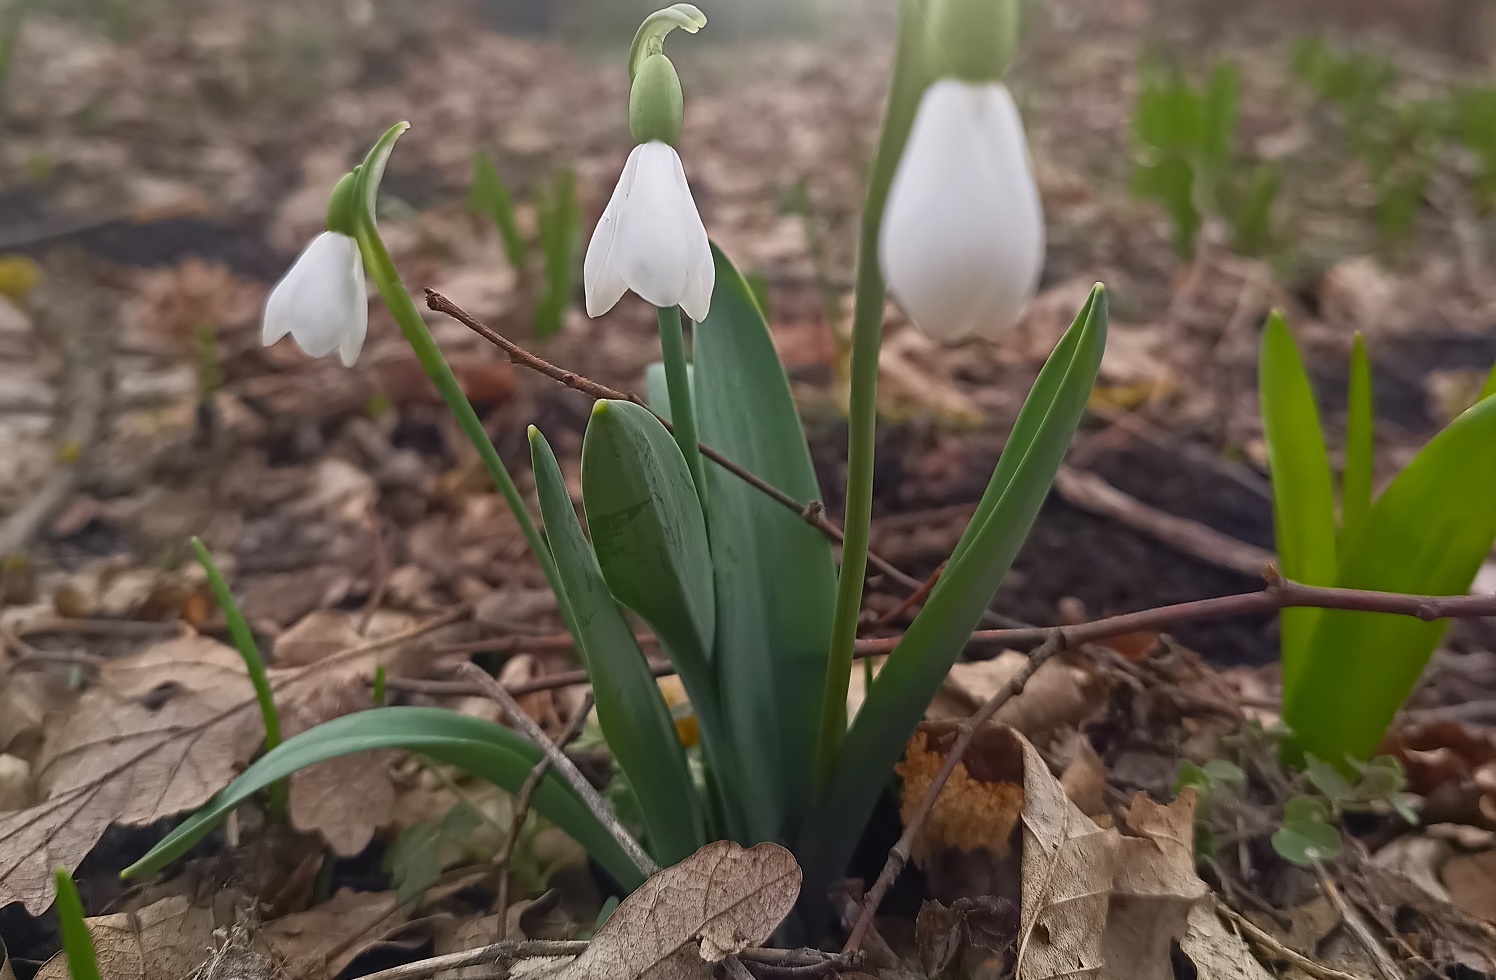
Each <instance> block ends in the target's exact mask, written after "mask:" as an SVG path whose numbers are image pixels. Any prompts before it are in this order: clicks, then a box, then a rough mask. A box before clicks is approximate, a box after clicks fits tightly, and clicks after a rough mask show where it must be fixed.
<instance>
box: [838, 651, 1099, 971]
mask: <svg viewBox="0 0 1496 980" xmlns="http://www.w3.org/2000/svg"><path fill="white" fill-rule="evenodd" d="M1068 633H1069V631H1068V630H1066V629H1056V630H1053V631H1052V632H1051V634H1050V638H1049V639H1048V640H1046V641H1045V642H1044V643H1043V644H1042V645H1041V646H1040V647H1039V648H1038V649H1036V650H1035V651H1034V652H1033V653H1031V654H1029V659H1028V663H1027V664H1025V665H1024V667H1023V669H1022V670H1020V671H1019V672H1018V673H1016V674H1014V675H1013V676H1012V677H1011V678H1009V680H1008V683H1006V684H1004V685H1003V686H1002V687H1001V688H1000V689H999V690H998V692H997V693H996V694H994V695H992V697H990V698H988V699H987V701H986V703H985V704H983V705H982V706H981V707H980V708H978V709H977V711H976V714H974V715H972V716H971V717H970V718H967V719H966V720H965V721H963V722H961V724H960V726H959V727H958V729H957V730H958V731H959V732H960V733H961V734H960V735H958V736H957V737H956V743H955V744H954V745H952V746H951V750H950V752H949V753H947V754H946V757H945V765H943V766H941V768H940V772H938V773H937V774H936V775H935V779H934V780H933V781H931V783H930V788H929V790H928V791H927V792H926V793H925V796H924V799H922V800H920V803H919V809H917V810H915V811H914V815H913V816H911V817H910V818H909V823H908V825H907V826H905V827H904V833H903V834H902V835H901V836H900V837H899V840H898V843H896V844H894V846H893V849H892V850H890V851H889V852H888V861H887V862H886V863H885V864H884V865H883V870H882V871H881V872H879V874H878V880H877V881H875V882H873V887H871V888H869V889H868V891H867V895H866V896H865V897H864V898H863V900H862V910H861V911H860V912H859V913H858V916H857V924H856V925H854V926H853V927H852V934H851V935H850V936H848V937H847V943H846V945H845V946H843V947H842V952H844V953H850V952H853V951H855V950H857V949H859V948H860V947H861V946H862V940H863V937H865V936H866V935H867V931H868V928H869V927H870V926H872V924H873V915H874V914H875V913H876V912H877V911H878V904H879V903H880V902H882V901H883V896H884V895H886V894H888V889H889V888H890V887H891V886H892V885H893V882H894V879H895V878H897V877H898V876H899V872H900V871H902V870H904V865H905V864H907V863H908V861H909V855H910V854H911V853H912V852H913V850H914V838H915V837H916V836H918V835H919V831H920V828H921V827H923V826H924V823H925V820H926V819H927V818H928V817H929V816H930V811H932V810H934V809H935V801H936V800H937V799H939V798H940V791H941V790H942V789H944V788H945V784H946V780H948V779H950V778H951V773H953V772H955V771H956V766H957V765H959V764H960V762H961V757H962V756H963V755H965V754H966V750H967V749H968V748H969V747H970V746H971V742H972V739H973V738H975V737H976V734H977V731H978V730H979V729H980V728H981V727H982V726H983V725H984V724H986V723H987V721H988V720H989V719H991V718H992V716H993V715H995V714H997V711H998V709H999V708H1001V707H1002V706H1003V705H1005V704H1007V703H1008V701H1009V700H1011V699H1012V698H1013V697H1014V696H1016V695H1017V694H1019V693H1020V692H1021V691H1022V690H1023V688H1024V685H1025V684H1027V683H1028V682H1029V679H1030V678H1032V677H1033V676H1034V674H1035V673H1036V672H1037V671H1038V670H1039V668H1040V667H1042V666H1044V663H1045V661H1047V660H1048V659H1049V658H1050V657H1053V656H1054V655H1055V654H1057V653H1059V652H1060V651H1061V650H1064V649H1066V648H1067V647H1068V646H1070V645H1071V640H1070V637H1069V636H1068Z"/></svg>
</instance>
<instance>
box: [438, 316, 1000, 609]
mask: <svg viewBox="0 0 1496 980" xmlns="http://www.w3.org/2000/svg"><path fill="white" fill-rule="evenodd" d="M426 305H427V306H428V307H430V308H431V309H432V310H435V311H436V312H438V313H445V314H446V315H447V316H450V317H451V318H452V319H454V320H456V321H457V322H458V323H460V324H462V325H463V326H465V327H467V328H468V329H469V330H471V331H473V332H474V333H476V334H477V335H478V336H480V337H482V338H483V339H484V340H486V341H488V342H489V343H490V344H493V345H494V346H495V347H497V348H499V350H501V351H503V352H504V354H505V356H507V357H508V358H509V360H510V361H511V362H513V363H515V364H517V365H519V366H520V367H523V368H529V369H530V370H531V371H534V372H536V373H538V374H543V375H545V376H546V377H547V378H550V379H551V380H552V381H555V382H557V383H558V384H563V385H565V386H566V387H568V388H571V389H572V390H574V391H580V392H581V393H582V394H584V395H587V396H588V397H589V398H594V399H610V400H613V401H625V402H632V403H633V404H635V405H638V406H639V407H640V408H643V409H644V410H645V411H648V412H650V413H651V414H654V415H655V418H658V419H659V420H660V423H661V424H662V425H664V426H665V428H666V429H668V430H669V431H670V432H671V433H674V432H675V428H674V426H672V425H671V424H670V422H669V420H667V419H664V418H661V417H660V416H659V414H658V413H655V412H654V410H653V409H651V408H650V407H649V405H648V403H646V402H645V401H644V399H642V398H640V397H639V396H638V395H635V394H633V393H632V392H627V391H620V390H618V389H617V388H610V387H608V386H607V385H605V384H600V383H599V382H596V381H593V380H592V379H591V378H586V377H583V376H582V375H580V374H577V373H576V372H575V371H568V370H566V369H565V368H562V367H557V366H556V365H554V364H552V363H551V362H550V361H547V360H546V359H545V358H543V357H540V356H539V355H537V354H533V353H531V352H530V351H528V350H525V348H523V347H521V346H519V345H518V344H516V343H515V342H514V341H512V340H510V339H509V338H508V337H505V336H504V335H503V334H501V333H499V332H498V331H497V330H494V329H493V328H492V327H490V326H488V324H486V323H484V322H483V321H481V320H479V319H478V318H477V317H475V316H473V315H472V314H471V313H469V312H467V311H466V310H464V309H463V308H462V307H460V306H458V305H457V304H456V303H454V302H452V301H451V300H449V299H447V297H445V296H443V295H442V294H441V293H439V292H437V291H436V290H434V289H427V290H426ZM698 445H699V446H700V448H701V455H703V456H705V457H706V458H707V459H709V460H711V461H712V462H714V463H716V464H717V465H718V466H720V467H722V468H723V469H724V470H726V471H727V472H729V473H731V474H732V475H733V476H736V477H737V478H738V479H740V480H742V481H743V482H744V483H747V484H748V485H749V486H751V487H753V489H755V490H757V491H759V492H760V493H762V494H764V495H766V496H767V497H769V498H770V499H771V500H773V501H774V502H775V503H777V504H779V505H780V506H782V507H786V508H788V509H790V510H792V511H794V512H795V513H796V514H798V515H799V516H800V519H801V520H803V521H804V522H805V523H807V524H809V525H810V526H811V527H813V528H816V529H817V530H818V531H820V532H821V533H822V534H824V535H826V537H828V538H830V539H831V540H832V541H834V542H836V543H837V544H841V542H842V529H841V528H840V527H838V526H837V524H836V523H835V522H834V521H831V520H829V519H828V518H827V517H826V507H825V505H824V504H823V503H821V501H819V500H812V501H810V502H809V503H803V502H801V501H799V500H796V499H795V498H794V497H792V496H790V495H789V494H787V493H785V492H784V491H783V490H781V489H779V488H778V487H776V486H774V485H773V484H772V483H769V482H767V481H765V480H762V479H760V478H759V477H758V476H756V475H755V474H753V473H751V472H750V471H748V470H746V469H744V468H743V467H741V466H739V465H738V464H737V463H734V462H733V461H732V460H730V459H728V458H727V457H726V456H723V455H722V454H721V453H719V452H718V451H717V450H715V449H713V448H712V447H711V446H708V445H706V444H705V443H699V444H698ZM868 564H870V565H872V566H873V567H874V568H876V569H877V570H878V571H880V572H882V573H883V574H884V575H887V576H888V577H889V578H891V579H893V580H894V581H895V582H898V583H899V584H900V585H901V586H903V587H904V588H905V589H906V590H909V591H916V590H918V589H919V587H920V586H921V585H922V584H924V583H923V582H921V581H920V580H919V579H917V578H915V577H914V576H913V575H910V574H909V573H907V572H905V571H903V570H902V569H900V568H899V567H898V566H897V565H895V564H893V563H892V562H890V561H888V560H887V559H885V558H882V557H880V556H878V555H875V554H873V553H871V552H869V553H868ZM990 615H991V616H994V617H995V616H996V614H995V613H994V614H990Z"/></svg>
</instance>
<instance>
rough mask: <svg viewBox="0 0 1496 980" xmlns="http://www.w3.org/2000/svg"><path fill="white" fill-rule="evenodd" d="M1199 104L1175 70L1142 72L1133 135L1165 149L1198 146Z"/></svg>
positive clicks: (1177, 150)
mask: <svg viewBox="0 0 1496 980" xmlns="http://www.w3.org/2000/svg"><path fill="white" fill-rule="evenodd" d="M1201 116H1202V107H1201V102H1200V97H1199V96H1197V95H1196V94H1195V93H1194V91H1193V90H1191V88H1190V86H1189V82H1187V81H1185V79H1184V76H1183V75H1181V74H1180V73H1179V72H1177V71H1172V70H1162V71H1161V70H1158V69H1150V70H1147V71H1145V72H1144V74H1143V76H1142V79H1141V87H1140V90H1139V93H1138V105H1137V110H1136V111H1135V112H1134V114H1133V120H1132V131H1133V139H1134V140H1135V141H1136V142H1138V143H1140V144H1142V145H1144V146H1147V147H1151V148H1153V149H1155V150H1160V151H1164V152H1166V153H1177V154H1190V153H1194V152H1195V151H1196V150H1197V149H1198V148H1199V146H1200V133H1201V129H1202V120H1201Z"/></svg>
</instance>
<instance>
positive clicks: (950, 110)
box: [879, 78, 1044, 341]
mask: <svg viewBox="0 0 1496 980" xmlns="http://www.w3.org/2000/svg"><path fill="white" fill-rule="evenodd" d="M879 252H880V254H881V256H882V266H883V275H884V278H885V279H886V280H887V282H888V287H889V290H890V291H891V292H892V293H893V294H894V296H895V297H896V298H897V299H898V301H899V303H900V305H902V306H903V308H904V310H905V312H906V313H908V314H909V316H910V317H911V318H912V319H913V320H914V322H915V323H916V324H918V325H919V327H920V328H921V329H922V330H924V331H925V332H926V333H928V334H930V335H931V336H932V337H934V338H936V339H937V340H943V341H957V340H963V339H966V338H968V337H973V336H983V337H992V336H995V335H997V334H998V333H1001V332H1002V331H1004V330H1006V329H1008V328H1009V327H1011V326H1012V325H1013V324H1014V323H1016V322H1017V321H1018V318H1019V317H1020V316H1022V315H1023V311H1024V308H1025V307H1026V306H1027V305H1028V301H1029V299H1030V298H1031V297H1032V296H1033V294H1034V290H1035V288H1036V287H1037V286H1038V281H1039V273H1040V270H1041V269H1042V267H1043V264H1044V214H1043V209H1042V206H1041V205H1040V202H1039V191H1038V188H1037V187H1036V186H1035V185H1034V178H1033V174H1032V173H1031V172H1030V170H1029V160H1028V144H1027V141H1026V140H1025V139H1024V135H1023V121H1022V120H1021V119H1020V118H1019V116H1018V107H1017V106H1015V105H1014V104H1013V97H1012V96H1011V95H1010V94H1009V93H1008V89H1007V86H1005V85H1002V84H1001V83H998V82H966V81H960V80H957V79H954V78H947V79H943V80H941V81H937V82H935V83H934V84H933V85H931V86H930V87H929V88H928V89H927V90H926V91H925V94H924V97H923V98H922V99H921V101H920V104H919V110H918V112H917V114H916V116H915V120H914V127H913V129H912V130H911V131H910V134H909V142H908V144H907V145H906V146H905V148H904V155H903V158H902V159H901V160H900V161H899V168H898V171H897V172H896V174H895V176H894V180H893V184H892V186H891V188H890V190H889V197H888V206H887V209H886V211H885V212H884V216H883V227H882V229H881V231H880V238H879Z"/></svg>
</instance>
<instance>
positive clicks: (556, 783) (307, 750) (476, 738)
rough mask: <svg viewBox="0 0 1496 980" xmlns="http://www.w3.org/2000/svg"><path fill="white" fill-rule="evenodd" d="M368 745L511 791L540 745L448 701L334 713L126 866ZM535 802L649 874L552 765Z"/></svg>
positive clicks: (133, 871) (174, 851)
mask: <svg viewBox="0 0 1496 980" xmlns="http://www.w3.org/2000/svg"><path fill="white" fill-rule="evenodd" d="M371 749H404V750H406V751H409V752H419V753H421V754H422V755H425V756H428V757H429V758H432V759H435V760H436V761H437V762H441V763H445V764H447V765H452V766H457V767H458V768H460V769H463V770H465V771H467V772H470V773H472V774H473V775H474V776H477V777H478V778H480V779H486V780H488V781H489V782H491V783H494V784H495V785H497V786H499V787H501V788H503V789H504V790H506V791H508V792H510V793H518V792H519V790H520V787H521V786H523V785H524V782H525V778H526V777H527V776H529V774H530V770H531V769H533V768H535V763H537V762H539V761H540V759H541V751H540V749H538V748H536V747H535V746H534V745H533V744H531V743H530V742H529V741H527V740H526V739H525V738H524V737H523V736H521V735H519V734H517V733H516V732H514V731H513V730H512V729H509V728H505V727H504V726H503V725H497V724H495V723H493V722H491V721H484V720H483V719H481V718H472V717H469V716H467V715H463V714H460V713H458V712H456V711H449V710H447V709H445V708H403V707H402V708H375V709H372V710H370V711H360V712H358V713H357V714H352V715H344V716H343V717H342V718H335V719H333V720H332V721H329V722H327V723H326V724H323V725H318V726H317V727H316V728H313V729H310V730H309V731H305V732H302V733H301V734H300V735H297V736H295V737H293V738H289V739H287V740H286V741H285V742H283V743H281V745H280V747H279V748H277V749H276V750H275V751H273V752H269V753H266V755H265V756H264V758H262V759H260V760H259V761H258V762H256V763H255V764H254V765H252V766H250V767H249V768H248V769H246V770H244V773H243V775H241V776H240V777H239V778H238V779H236V780H234V782H233V783H232V784H230V785H229V787H228V788H227V789H225V790H224V791H223V792H221V793H219V794H218V795H217V796H215V797H214V798H213V799H212V800H210V801H209V802H208V804H207V805H206V806H204V807H203V809H201V810H199V811H198V812H197V813H195V814H193V815H192V816H191V817H189V818H187V820H186V821H184V822H183V823H182V824H180V825H179V826H178V827H177V828H176V829H175V830H173V831H172V832H171V833H169V834H167V835H166V837H165V838H164V839H162V841H161V842H160V843H159V844H157V845H156V846H155V847H153V848H152V849H151V851H150V853H148V854H147V855H146V856H145V857H143V858H141V859H140V860H139V861H137V862H135V863H134V864H132V865H131V866H130V867H128V868H126V869H125V870H124V872H123V875H124V877H126V878H136V877H140V876H142V875H146V874H149V873H151V872H153V871H157V870H159V869H161V868H163V867H165V866H166V865H167V864H168V863H170V862H171V861H174V860H176V859H177V858H179V857H181V856H182V855H183V854H185V853H187V851H188V850H190V849H191V847H192V846H193V845H194V844H196V843H197V842H198V841H200V840H202V839H203V838H204V837H206V836H207V835H208V834H209V833H210V832H211V831H212V830H213V828H215V827H217V826H218V825H219V824H220V823H222V822H223V821H224V820H225V819H226V818H227V817H228V815H229V813H230V812H231V811H232V810H233V809H234V808H235V807H236V806H238V805H239V804H240V803H243V802H244V801H245V800H247V799H248V798H249V797H251V796H253V795H254V794H255V793H257V792H259V791H260V790H261V789H264V788H265V787H266V786H269V785H270V784H271V783H274V782H276V781H278V780H282V779H285V778H286V777H288V776H290V775H291V774H292V773H294V772H296V771H298V770H300V769H305V768H306V767H307V766H310V765H314V764H316V763H318V762H324V761H326V760H328V759H336V758H338V757H340V756H345V755H352V754H353V753H355V752H365V751H369V750H371ZM534 807H535V810H536V812H538V813H540V814H541V815H542V816H544V817H545V818H546V819H547V820H549V821H551V822H552V823H554V824H555V825H556V826H558V827H560V828H561V829H562V830H563V831H565V832H566V833H568V834H570V835H571V837H572V838H573V839H575V840H576V842H577V843H579V844H581V845H582V847H583V848H585V849H586V850H587V852H588V853H589V854H591V855H592V856H593V857H594V858H596V859H597V861H598V863H599V864H601V865H602V866H603V867H604V868H605V869H606V870H607V871H608V873H609V874H611V875H612V876H613V877H614V878H616V879H617V880H618V882H619V883H620V884H621V885H623V887H625V888H628V889H633V888H637V887H638V886H639V885H640V884H641V883H642V882H643V880H644V878H643V875H642V874H641V873H640V871H639V869H638V868H636V867H635V866H634V864H633V862H632V861H630V860H629V857H628V855H627V854H626V853H624V851H623V848H621V847H619V846H618V842H617V841H615V840H614V839H613V836H612V835H611V834H610V833H608V830H607V828H606V827H604V826H603V825H602V823H600V822H599V821H598V819H597V817H596V816H594V815H593V813H592V811H591V810H589V809H587V805H586V804H585V803H583V802H582V800H581V798H580V797H579V796H578V795H577V793H576V791H575V790H573V789H572V788H571V787H570V786H568V785H567V783H566V781H565V780H564V779H562V778H561V777H560V776H558V775H556V774H555V772H554V771H551V772H547V773H546V775H545V778H544V779H542V780H541V781H540V786H539V788H538V789H537V790H536V793H535V797H534Z"/></svg>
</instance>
